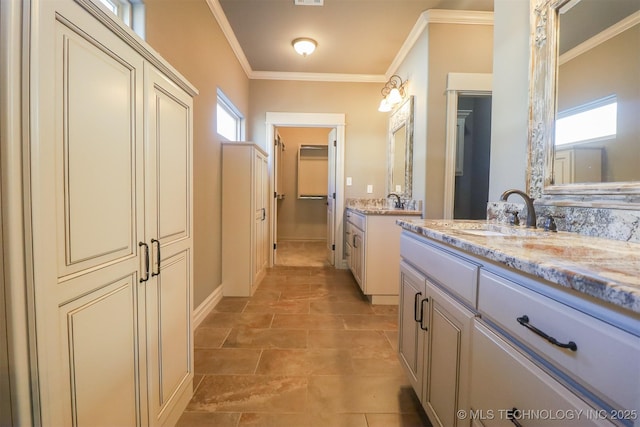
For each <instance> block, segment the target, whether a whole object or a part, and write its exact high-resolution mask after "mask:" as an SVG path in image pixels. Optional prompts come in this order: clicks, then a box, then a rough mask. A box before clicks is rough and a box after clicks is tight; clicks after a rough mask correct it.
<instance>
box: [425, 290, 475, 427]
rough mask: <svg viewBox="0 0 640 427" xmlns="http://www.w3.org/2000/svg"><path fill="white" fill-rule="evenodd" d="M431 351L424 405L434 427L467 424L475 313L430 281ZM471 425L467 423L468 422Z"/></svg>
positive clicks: (429, 331)
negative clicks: (464, 415)
mask: <svg viewBox="0 0 640 427" xmlns="http://www.w3.org/2000/svg"><path fill="white" fill-rule="evenodd" d="M427 295H428V296H429V302H428V314H427V313H425V316H429V322H428V323H429V330H428V332H427V335H428V350H427V351H426V355H427V356H426V358H425V364H426V368H425V380H424V392H423V406H424V408H425V410H426V412H427V415H429V419H430V420H431V422H432V423H433V424H434V426H457V425H461V424H462V423H464V421H463V420H461V419H459V417H458V415H457V412H458V411H459V410H465V411H466V410H467V409H468V392H469V386H468V382H469V369H468V366H469V362H470V359H469V356H470V345H471V344H470V343H471V327H472V322H473V317H474V314H473V313H472V312H471V311H469V310H467V309H466V308H465V307H464V306H463V305H461V304H460V303H459V302H457V301H455V300H454V299H453V298H452V297H451V296H449V295H447V294H446V293H444V292H443V291H442V290H440V289H439V288H437V287H436V286H435V285H433V284H432V283H430V282H429V281H428V280H427ZM467 424H468V423H467Z"/></svg>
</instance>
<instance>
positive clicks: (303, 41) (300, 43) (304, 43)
mask: <svg viewBox="0 0 640 427" xmlns="http://www.w3.org/2000/svg"><path fill="white" fill-rule="evenodd" d="M291 44H292V45H293V48H294V49H295V50H296V52H298V54H300V55H302V56H307V55H311V54H312V53H313V51H314V50H316V46H318V43H317V42H316V41H315V40H314V39H310V38H307V37H300V38H298V39H295V40H294V41H292V42H291Z"/></svg>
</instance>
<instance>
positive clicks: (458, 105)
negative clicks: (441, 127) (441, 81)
mask: <svg viewBox="0 0 640 427" xmlns="http://www.w3.org/2000/svg"><path fill="white" fill-rule="evenodd" d="M492 79H493V76H492V75H491V74H484V73H449V74H448V75H447V123H446V157H445V182H444V212H443V218H445V219H452V218H457V219H480V218H486V208H487V200H488V193H489V160H490V159H489V156H490V150H491V89H492V86H491V85H492Z"/></svg>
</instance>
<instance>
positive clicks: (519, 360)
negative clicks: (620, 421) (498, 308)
mask: <svg viewBox="0 0 640 427" xmlns="http://www.w3.org/2000/svg"><path fill="white" fill-rule="evenodd" d="M471 363H472V364H471V398H470V402H471V411H472V412H471V414H473V417H475V418H480V419H481V420H482V423H483V424H484V425H485V426H487V427H488V426H513V425H514V424H515V423H512V421H511V420H510V419H509V418H510V415H509V412H508V411H511V410H514V409H517V410H519V411H520V412H519V413H518V412H516V413H515V416H516V418H517V417H518V416H520V417H522V418H521V419H520V420H519V422H520V423H521V424H522V425H531V426H536V425H544V426H562V427H565V426H566V427H570V426H576V427H577V426H596V425H606V426H611V425H612V424H611V423H610V422H609V421H607V420H605V419H603V415H604V412H603V411H596V410H594V409H593V408H591V407H590V406H589V405H587V404H586V403H585V402H584V401H583V400H581V399H579V398H578V397H577V396H576V395H574V394H573V393H571V391H569V390H568V389H567V388H565V387H564V386H562V385H561V384H560V383H558V382H557V381H556V380H554V379H553V378H551V377H550V376H549V375H548V374H547V373H546V372H544V371H543V370H542V369H540V368H538V367H537V366H536V365H534V364H533V363H532V362H531V361H530V360H529V359H527V358H526V357H524V356H523V355H522V354H521V353H520V352H519V351H517V350H516V349H515V348H513V347H512V346H511V345H510V344H509V343H507V342H506V341H505V340H504V339H502V338H501V337H499V336H498V335H496V334H495V333H494V332H493V331H491V330H490V329H489V328H487V327H485V326H484V325H483V324H481V323H480V322H478V321H476V322H475V324H474V327H473V356H472V362H471ZM467 413H469V412H467ZM518 414H519V415H518ZM511 417H512V416H511Z"/></svg>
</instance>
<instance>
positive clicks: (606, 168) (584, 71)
mask: <svg viewBox="0 0 640 427" xmlns="http://www.w3.org/2000/svg"><path fill="white" fill-rule="evenodd" d="M638 40H640V25H636V26H634V27H632V28H630V29H628V30H627V31H625V32H624V33H623V34H620V35H618V36H616V37H614V38H612V39H610V40H607V41H606V42H604V43H602V44H600V45H598V46H596V47H595V48H593V49H591V50H589V51H588V52H585V53H583V54H582V55H579V56H577V57H576V58H574V59H572V60H570V61H568V62H566V63H565V64H562V65H561V66H560V72H559V75H558V88H559V89H558V111H563V110H565V109H568V108H573V107H576V106H579V105H582V104H584V103H587V102H591V101H595V100H597V99H601V98H604V97H606V96H609V95H613V94H615V95H616V96H617V98H618V129H617V135H616V139H615V140H614V141H609V142H607V143H594V144H591V145H590V146H601V147H604V164H603V173H604V176H603V177H602V178H603V181H607V182H617V181H638V180H640V173H639V172H638V164H640V147H639V143H638V141H640V120H639V118H640V102H639V101H638V100H639V99H640V85H638V72H639V70H640V55H639V54H638V52H637V49H638Z"/></svg>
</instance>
